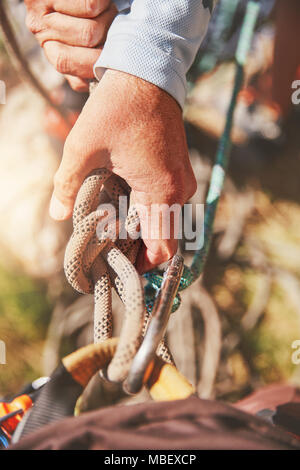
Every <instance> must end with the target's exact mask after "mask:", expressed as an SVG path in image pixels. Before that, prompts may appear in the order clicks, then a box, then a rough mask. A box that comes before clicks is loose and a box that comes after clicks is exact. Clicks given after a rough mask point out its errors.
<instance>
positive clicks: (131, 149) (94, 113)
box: [50, 70, 196, 272]
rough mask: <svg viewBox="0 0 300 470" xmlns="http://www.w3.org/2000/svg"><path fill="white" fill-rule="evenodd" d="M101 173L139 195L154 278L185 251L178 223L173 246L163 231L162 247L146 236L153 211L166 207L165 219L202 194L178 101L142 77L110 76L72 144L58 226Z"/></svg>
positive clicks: (57, 194) (63, 170) (146, 261)
mask: <svg viewBox="0 0 300 470" xmlns="http://www.w3.org/2000/svg"><path fill="white" fill-rule="evenodd" d="M96 168H107V169H109V170H111V171H113V172H114V173H115V174H117V175H119V176H121V177H122V178H123V179H124V180H125V181H126V182H127V183H128V184H129V186H130V187H131V188H132V197H133V201H134V203H135V204H137V206H138V207H137V209H138V212H139V216H140V221H141V232H142V237H143V241H144V244H145V247H144V252H143V253H141V255H140V258H139V261H138V270H139V271H140V272H145V271H148V270H149V269H151V268H153V267H155V266H157V265H158V264H160V263H162V262H164V261H167V260H168V259H170V257H171V256H172V255H173V254H174V253H175V252H176V250H177V244H178V242H177V239H176V235H175V234H174V233H173V227H174V223H175V221H173V222H172V221H171V227H170V237H169V238H168V239H163V238H164V237H163V234H162V230H161V228H162V227H161V226H159V227H151V230H152V229H154V230H158V233H159V235H158V237H156V239H153V238H152V237H147V236H146V235H145V233H146V227H147V224H148V219H147V217H148V214H149V213H150V209H151V207H152V205H153V204H165V205H166V208H164V209H162V210H161V214H162V217H163V216H164V211H167V210H168V207H170V206H171V205H173V204H178V205H180V207H181V206H182V205H183V204H184V203H185V202H186V201H187V200H188V199H189V198H190V197H191V196H192V195H193V194H194V192H195V190H196V180H195V177H194V174H193V170H192V167H191V164H190V161H189V156H188V150H187V144H186V138H185V131H184V126H183V120H182V113H181V109H180V107H179V105H178V104H177V102H176V101H175V100H174V98H172V97H171V96H170V95H169V94H167V93H166V92H165V91H163V90H161V89H160V88H158V87H157V86H155V85H153V84H150V83H148V82H146V81H144V80H142V79H140V78H137V77H135V76H132V75H128V74H126V73H123V72H117V71H113V70H107V71H106V73H105V74H104V76H103V78H102V80H101V82H100V83H99V85H98V86H97V88H96V89H95V91H94V92H93V94H92V95H91V96H90V98H89V99H88V101H87V103H86V105H85V107H84V108H83V110H82V113H81V115H80V116H79V118H78V120H77V122H76V124H75V126H74V127H73V129H72V131H71V132H70V134H69V136H68V138H67V140H66V143H65V148H64V154H63V159H62V162H61V165H60V167H59V169H58V171H57V173H56V175H55V178H54V193H53V196H52V201H51V205H50V214H51V215H52V217H53V218H54V219H56V220H65V219H67V218H69V217H70V216H71V214H72V210H73V206H74V202H75V198H76V195H77V193H78V190H79V188H80V186H81V184H82V182H83V180H84V179H85V177H86V176H87V175H88V174H89V173H90V172H91V171H92V170H93V169H96ZM143 208H145V209H146V210H143ZM147 211H148V212H147ZM175 217H177V218H178V217H179V214H178V213H177V214H176V216H175ZM158 225H161V224H159V223H158Z"/></svg>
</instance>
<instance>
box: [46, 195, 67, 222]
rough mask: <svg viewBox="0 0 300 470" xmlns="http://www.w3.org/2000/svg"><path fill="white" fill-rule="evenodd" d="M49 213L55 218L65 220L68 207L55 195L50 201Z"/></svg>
mask: <svg viewBox="0 0 300 470" xmlns="http://www.w3.org/2000/svg"><path fill="white" fill-rule="evenodd" d="M49 214H50V215H51V217H52V219H54V220H64V219H66V218H67V215H68V209H67V208H66V207H65V206H64V205H63V203H62V202H60V200H59V199H57V197H55V196H54V195H53V196H52V198H51V202H50V208H49Z"/></svg>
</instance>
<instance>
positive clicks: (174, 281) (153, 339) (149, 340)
mask: <svg viewBox="0 0 300 470" xmlns="http://www.w3.org/2000/svg"><path fill="white" fill-rule="evenodd" d="M183 266H184V259H183V257H182V256H179V255H175V256H174V257H173V258H172V260H171V262H170V264H169V266H168V268H167V270H166V271H165V273H164V277H163V282H162V286H161V288H160V290H159V291H158V294H157V296H156V299H155V303H154V306H153V313H152V316H151V320H150V323H149V326H148V328H147V331H146V334H145V337H144V340H143V342H142V344H141V346H140V348H139V350H138V352H137V354H136V355H135V358H134V359H133V362H132V365H131V368H130V371H129V374H128V377H127V379H126V380H125V382H124V383H123V389H124V391H125V392H126V393H128V394H130V395H133V394H136V393H138V392H139V391H140V389H141V388H142V386H143V384H144V383H145V381H146V380H147V377H148V376H149V374H150V373H151V370H152V368H153V359H154V357H155V353H156V351H157V348H158V346H159V343H160V341H161V340H162V339H163V337H164V335H165V332H166V329H167V325H168V321H169V317H170V314H171V310H172V306H173V301H174V298H175V296H176V293H177V290H178V286H179V283H180V279H181V275H182V272H183Z"/></svg>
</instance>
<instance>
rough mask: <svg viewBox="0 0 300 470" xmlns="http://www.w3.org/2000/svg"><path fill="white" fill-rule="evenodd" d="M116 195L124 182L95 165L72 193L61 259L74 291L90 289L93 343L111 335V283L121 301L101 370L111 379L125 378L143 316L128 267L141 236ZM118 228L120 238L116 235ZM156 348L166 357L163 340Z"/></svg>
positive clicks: (135, 278)
mask: <svg viewBox="0 0 300 470" xmlns="http://www.w3.org/2000/svg"><path fill="white" fill-rule="evenodd" d="M121 196H126V197H127V198H128V196H129V194H128V187H127V185H126V183H125V182H123V181H122V180H121V178H119V177H118V176H117V175H114V174H112V173H111V172H110V171H108V170H106V169H99V170H96V171H94V172H93V173H92V174H91V175H89V176H88V177H87V178H86V180H85V181H84V183H83V184H82V186H81V188H80V191H79V193H78V195H77V198H76V203H75V207H74V212H73V226H74V231H73V234H72V236H71V239H70V241H69V243H68V245H67V248H66V253H65V263H64V266H65V273H66V277H67V279H68V281H69V283H70V284H71V285H72V287H73V288H74V289H75V290H77V291H78V292H80V293H84V294H94V298H95V310H94V341H95V343H98V342H103V341H105V340H106V339H108V338H111V336H112V325H113V323H112V320H113V319H112V287H114V288H115V289H116V291H117V293H118V294H119V296H120V298H121V300H122V301H123V303H124V305H125V315H124V322H123V326H122V330H121V335H120V341H119V344H118V347H117V350H116V354H115V356H114V358H113V360H112V361H111V364H110V365H109V367H108V370H107V375H108V378H109V379H110V380H112V381H116V382H122V381H123V380H124V379H125V378H126V376H127V374H128V371H129V369H130V365H131V362H132V360H133V358H134V356H135V354H136V352H137V350H138V348H139V346H140V343H141V339H142V336H143V334H144V333H145V331H146V328H147V324H148V321H149V314H148V313H147V311H146V308H145V303H144V291H143V285H142V281H141V278H140V276H139V275H138V273H137V271H136V269H135V267H134V264H135V262H136V258H137V254H138V251H139V249H140V247H141V239H140V238H137V234H138V232H139V217H138V214H137V212H136V210H135V208H134V206H130V207H129V210H128V214H127V217H126V219H125V221H124V220H121V218H120V213H119V199H120V197H121ZM111 209H113V210H111ZM124 228H125V230H126V238H125V237H124V238H120V236H119V235H120V232H121V229H124ZM123 233H124V232H123ZM158 352H159V354H160V355H161V356H162V357H163V358H164V359H165V360H167V361H168V362H170V361H171V356H170V354H169V352H168V350H167V348H166V346H165V345H164V344H161V345H160V348H159V351H158Z"/></svg>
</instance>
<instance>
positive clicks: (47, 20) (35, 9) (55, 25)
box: [25, 0, 117, 92]
mask: <svg viewBox="0 0 300 470" xmlns="http://www.w3.org/2000/svg"><path fill="white" fill-rule="evenodd" d="M25 4H26V6H27V18H26V24H27V26H28V28H29V29H30V31H31V32H32V33H33V34H34V35H35V37H36V38H37V40H38V41H39V43H40V45H41V47H43V49H44V51H45V54H46V56H47V58H48V60H49V62H51V64H52V65H53V66H54V67H55V68H56V70H57V71H58V72H60V73H62V74H63V75H65V76H66V79H67V80H68V81H69V83H70V85H71V87H72V88H73V89H74V90H76V91H82V92H83V91H88V87H89V86H88V79H91V78H94V73H93V65H94V63H95V62H96V61H97V59H98V58H99V56H100V53H101V49H102V47H101V46H102V45H103V44H104V42H105V39H106V35H107V31H108V29H109V27H110V25H111V23H112V21H113V19H114V17H115V16H116V14H117V9H116V7H115V6H114V4H113V3H112V2H111V1H110V0H72V1H68V0H67V1H66V0H49V1H47V2H45V0H25Z"/></svg>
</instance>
